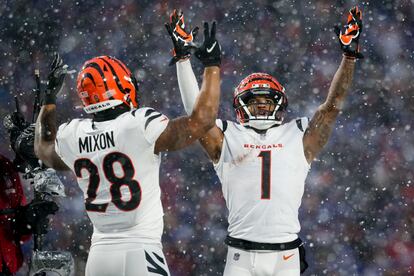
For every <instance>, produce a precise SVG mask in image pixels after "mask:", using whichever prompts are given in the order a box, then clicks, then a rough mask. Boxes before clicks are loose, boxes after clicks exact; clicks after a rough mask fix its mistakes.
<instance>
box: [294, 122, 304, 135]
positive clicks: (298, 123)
mask: <svg viewBox="0 0 414 276" xmlns="http://www.w3.org/2000/svg"><path fill="white" fill-rule="evenodd" d="M296 125H297V126H298V128H299V129H300V131H302V132H303V131H304V130H303V126H302V119H297V120H296Z"/></svg>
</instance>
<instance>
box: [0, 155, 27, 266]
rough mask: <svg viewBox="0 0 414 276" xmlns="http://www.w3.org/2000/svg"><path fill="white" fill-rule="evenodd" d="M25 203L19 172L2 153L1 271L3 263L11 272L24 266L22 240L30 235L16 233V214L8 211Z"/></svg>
mask: <svg viewBox="0 0 414 276" xmlns="http://www.w3.org/2000/svg"><path fill="white" fill-rule="evenodd" d="M23 205H26V198H25V196H24V193H23V187H22V184H21V181H20V177H19V174H18V172H17V170H16V169H15V167H14V165H13V163H12V162H11V161H10V160H8V159H7V158H6V157H4V156H2V155H0V272H1V271H2V270H3V263H5V264H6V265H7V267H8V269H9V271H10V272H11V273H15V272H17V271H18V270H19V268H20V267H21V266H22V263H23V254H22V251H21V249H20V242H21V241H24V240H27V239H28V238H29V237H30V236H22V237H18V236H17V235H16V229H14V228H13V219H14V216H15V214H14V213H12V212H10V213H8V212H6V211H7V210H10V209H16V208H18V207H20V206H23ZM2 211H4V214H2Z"/></svg>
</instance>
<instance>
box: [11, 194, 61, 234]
mask: <svg viewBox="0 0 414 276" xmlns="http://www.w3.org/2000/svg"><path fill="white" fill-rule="evenodd" d="M58 209H59V207H58V206H57V204H56V203H55V202H53V201H44V200H37V201H32V202H30V203H29V204H27V205H26V206H22V207H20V209H19V210H18V212H17V214H16V228H17V229H16V230H17V231H18V232H19V233H20V234H21V235H25V234H30V233H37V234H46V233H47V228H48V227H49V219H48V218H47V216H48V215H52V214H55V213H56V211H57V210H58Z"/></svg>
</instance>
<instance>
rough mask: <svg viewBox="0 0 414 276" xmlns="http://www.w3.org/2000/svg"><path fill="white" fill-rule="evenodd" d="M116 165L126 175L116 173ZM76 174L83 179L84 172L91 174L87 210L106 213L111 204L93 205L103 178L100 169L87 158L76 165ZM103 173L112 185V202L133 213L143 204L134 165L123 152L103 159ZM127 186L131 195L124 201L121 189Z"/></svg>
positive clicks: (77, 161) (81, 159)
mask: <svg viewBox="0 0 414 276" xmlns="http://www.w3.org/2000/svg"><path fill="white" fill-rule="evenodd" d="M114 163H118V164H120V165H121V168H122V170H123V171H124V174H123V175H122V176H121V177H120V176H117V175H116V174H115V172H114ZM74 167H75V173H76V176H77V177H79V178H80V177H82V170H83V169H85V170H87V171H88V172H89V184H88V190H87V195H88V198H86V200H85V209H86V210H87V211H92V212H105V211H106V208H107V207H108V204H109V203H102V204H95V203H92V202H93V201H94V200H95V198H96V196H97V191H98V188H99V183H100V180H101V177H100V175H99V171H98V167H97V166H96V165H95V164H94V163H93V162H92V161H91V160H89V159H87V158H80V159H78V160H76V161H75V164H74ZM103 171H104V174H105V178H106V179H107V180H108V181H109V182H110V183H111V187H110V189H109V191H110V193H111V202H112V203H113V204H114V205H115V206H116V207H117V208H118V209H120V210H122V211H131V210H134V209H136V208H137V207H138V206H139V203H140V202H141V187H140V185H139V183H138V181H136V180H135V179H133V176H134V174H135V169H134V165H133V164H132V161H131V159H129V157H128V156H127V155H125V154H123V153H121V152H112V153H109V154H107V155H106V156H105V157H104V159H103ZM122 186H127V187H128V188H129V191H130V193H131V197H130V199H129V200H127V201H124V200H122V193H121V187H122Z"/></svg>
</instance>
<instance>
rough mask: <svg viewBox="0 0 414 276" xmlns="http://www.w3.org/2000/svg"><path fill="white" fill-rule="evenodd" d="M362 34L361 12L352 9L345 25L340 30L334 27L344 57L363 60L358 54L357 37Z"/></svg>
mask: <svg viewBox="0 0 414 276" xmlns="http://www.w3.org/2000/svg"><path fill="white" fill-rule="evenodd" d="M361 32H362V11H361V9H359V8H358V7H353V8H352V9H351V10H350V11H349V14H348V19H347V23H346V25H345V26H343V28H342V29H341V28H340V27H338V26H335V33H336V35H337V36H338V39H339V43H340V45H341V49H342V51H343V52H344V55H346V56H348V57H354V58H364V56H363V55H362V54H361V53H360V48H359V37H360V35H361Z"/></svg>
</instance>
